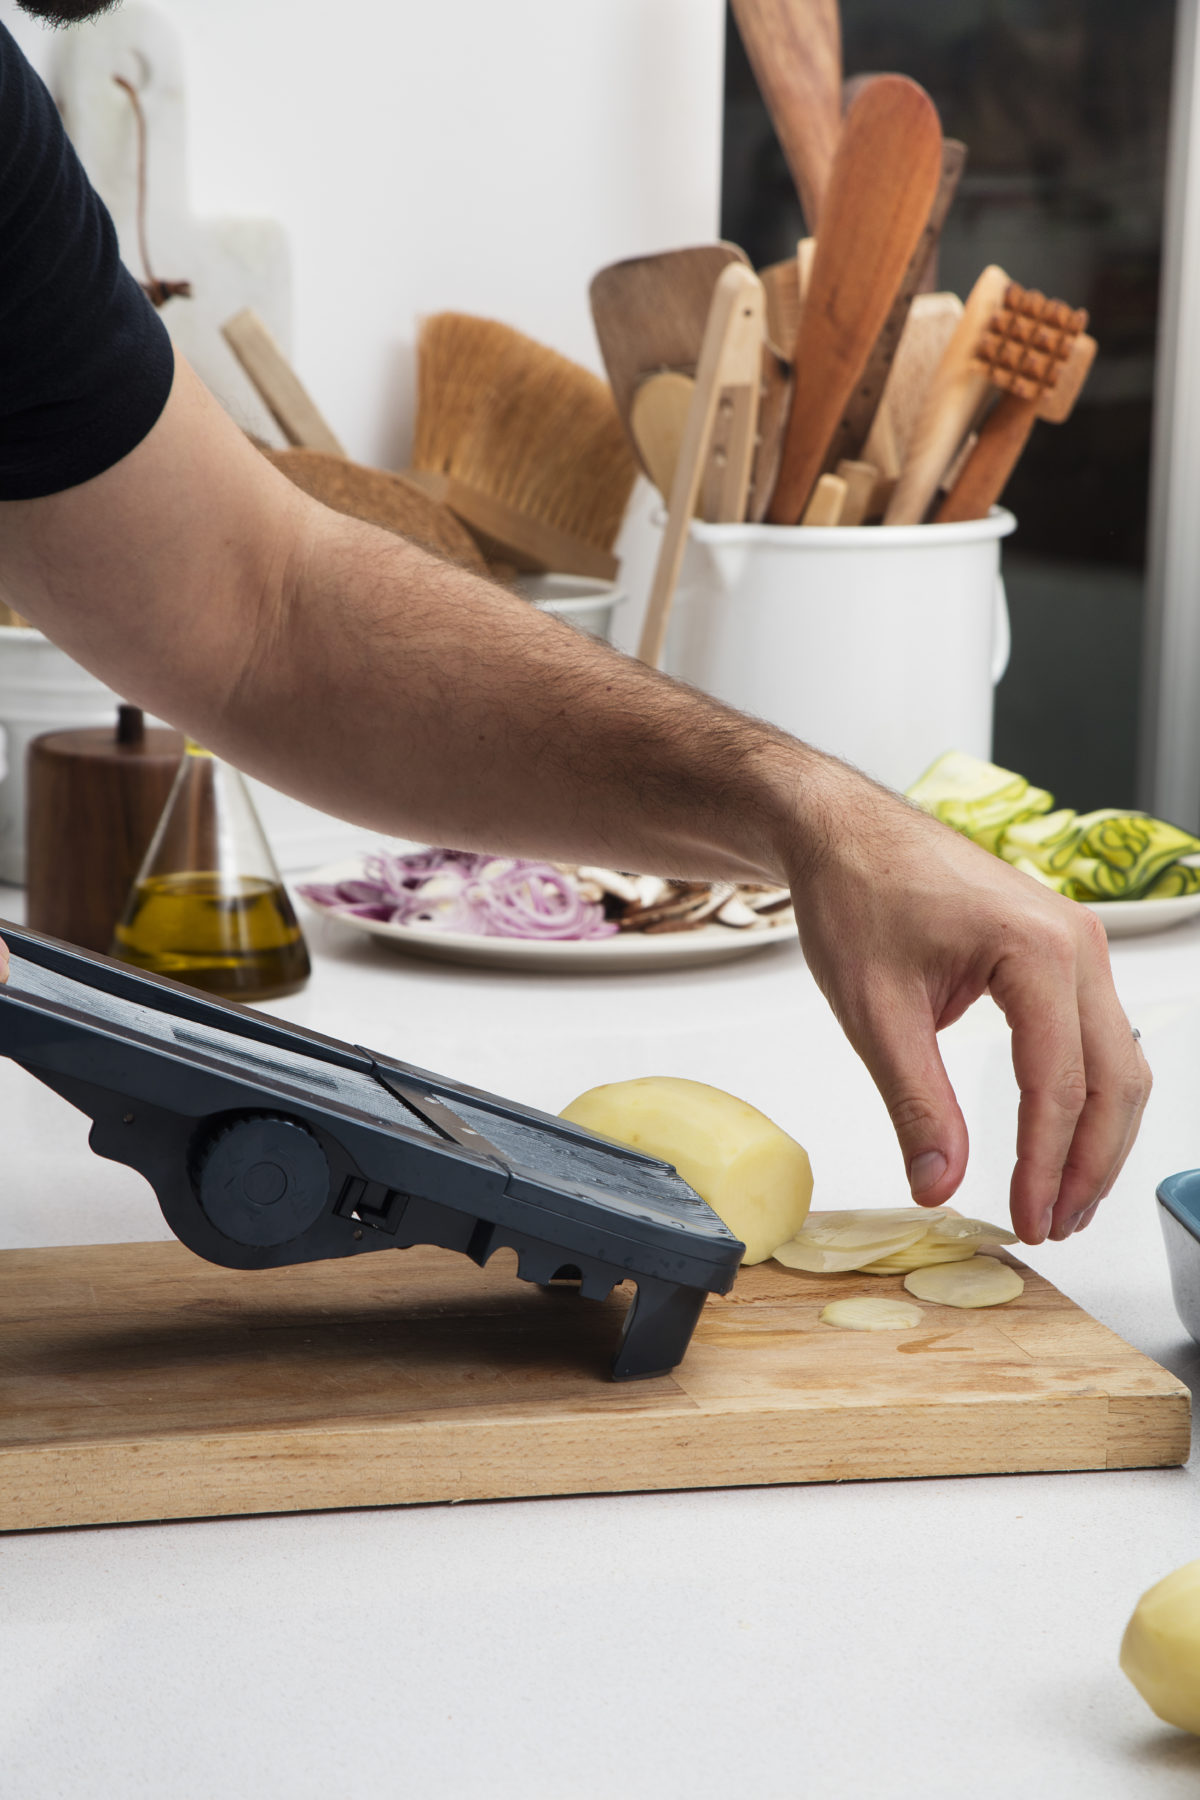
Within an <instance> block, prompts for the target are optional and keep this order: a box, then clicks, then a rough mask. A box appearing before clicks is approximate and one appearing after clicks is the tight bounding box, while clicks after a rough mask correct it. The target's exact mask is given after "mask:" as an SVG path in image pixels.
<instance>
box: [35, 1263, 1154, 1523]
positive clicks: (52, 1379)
mask: <svg viewBox="0 0 1200 1800" xmlns="http://www.w3.org/2000/svg"><path fill="white" fill-rule="evenodd" d="M1018 1266H1019V1265H1018ZM1023 1273H1024V1275H1025V1282H1026V1286H1025V1292H1024V1294H1023V1295H1022V1296H1021V1298H1020V1299H1019V1300H1017V1301H1015V1302H1013V1303H1012V1304H1010V1305H1007V1306H1003V1307H996V1308H992V1309H989V1310H987V1311H982V1312H961V1311H956V1310H954V1309H952V1308H949V1307H936V1306H926V1308H925V1317H924V1319H923V1321H922V1323H921V1325H920V1327H919V1328H917V1329H916V1330H913V1331H908V1332H896V1333H891V1332H888V1333H872V1332H861V1333H860V1332H850V1331H838V1330H836V1329H833V1328H832V1327H829V1326H825V1325H822V1324H821V1323H820V1322H819V1318H818V1315H819V1313H820V1310H821V1308H822V1307H823V1306H824V1305H825V1304H826V1303H827V1302H828V1301H829V1300H830V1299H833V1298H835V1297H841V1296H846V1295H849V1294H854V1293H870V1294H872V1295H885V1294H895V1293H899V1292H900V1291H901V1289H900V1279H899V1277H889V1278H886V1279H883V1278H880V1277H877V1276H874V1277H873V1276H869V1275H851V1276H814V1275H804V1274H800V1273H798V1272H796V1271H793V1270H788V1269H783V1268H781V1267H779V1265H778V1264H775V1263H764V1264H760V1265H758V1266H757V1267H755V1268H752V1269H747V1270H744V1271H743V1272H742V1274H741V1275H740V1276H739V1277H738V1280H737V1283H736V1285H735V1287H734V1289H733V1291H732V1292H731V1293H730V1294H729V1295H727V1296H725V1297H723V1298H717V1297H714V1298H713V1299H711V1300H710V1301H709V1303H708V1305H707V1306H706V1308H705V1310H704V1312H703V1314H702V1315H701V1319H700V1323H699V1325H698V1327H697V1329H696V1334H695V1337H694V1339H693V1341H692V1346H691V1349H690V1350H689V1352H688V1355H687V1357H686V1359H685V1360H684V1362H683V1364H682V1365H681V1366H680V1367H679V1368H678V1369H677V1370H676V1371H675V1372H674V1374H673V1375H670V1376H663V1377H658V1378H656V1379H654V1380H651V1381H645V1382H634V1383H626V1384H620V1383H614V1382H612V1381H610V1380H609V1379H608V1378H607V1368H608V1364H609V1362H610V1360H611V1356H612V1351H613V1346H614V1345H615V1343H616V1341H617V1338H618V1336H619V1333H620V1327H621V1320H622V1316H623V1313H624V1310H625V1307H626V1305H627V1299H626V1297H625V1295H624V1294H623V1293H622V1292H621V1291H620V1290H618V1291H617V1292H616V1293H615V1294H614V1295H612V1296H611V1297H610V1299H609V1300H607V1301H604V1302H602V1303H597V1302H591V1301H584V1300H581V1299H580V1298H579V1296H578V1294H577V1293H576V1292H574V1291H573V1290H571V1289H569V1288H565V1287H562V1288H560V1287H556V1288H554V1289H550V1290H545V1289H541V1288H537V1287H533V1286H531V1285H530V1284H528V1283H527V1282H522V1281H518V1280H516V1279H515V1276H514V1267H513V1258H512V1257H510V1256H509V1255H508V1254H507V1253H501V1254H499V1255H497V1256H496V1257H495V1258H494V1259H493V1261H492V1262H491V1263H490V1264H489V1266H488V1267H487V1268H486V1269H477V1268H475V1267H474V1266H473V1264H471V1263H470V1262H468V1261H467V1259H466V1258H465V1257H462V1256H456V1255H454V1254H452V1253H450V1252H447V1251H444V1250H432V1249H416V1250H408V1251H400V1252H396V1253H395V1254H394V1255H393V1254H389V1253H385V1252H379V1253H377V1254H376V1255H373V1256H369V1257H360V1258H354V1259H352V1260H350V1261H344V1262H329V1263H312V1264H308V1265H305V1266H300V1267H296V1268H290V1269H275V1270H267V1271H260V1272H256V1273H236V1272H233V1271H230V1270H227V1269H219V1268H216V1267H214V1266H213V1265H211V1264H209V1263H206V1262H202V1261H201V1260H200V1259H199V1258H197V1257H195V1256H193V1255H192V1254H191V1252H190V1251H188V1250H185V1249H184V1248H183V1246H182V1245H181V1244H177V1243H174V1242H166V1243H152V1244H115V1245H89V1246H85V1247H82V1248H64V1249H49V1250H10V1251H6V1252H3V1253H0V1321H2V1323H0V1529H4V1530H20V1529H36V1528H42V1527H47V1526H63V1525H85V1524H100V1523H112V1522H115V1521H120V1520H137V1519H178V1518H189V1517H200V1516H214V1515H221V1514H239V1513H256V1512H294V1511H300V1510H306V1509H310V1508H331V1507H349V1506H384V1505H395V1504H398V1503H404V1502H417V1501H422V1502H428V1501H444V1500H466V1499H498V1498H505V1497H518V1496H532V1495H545V1494H580V1493H614V1492H623V1491H633V1490H641V1489H655V1488H705V1487H722V1486H741V1485H766V1484H770V1483H774V1482H808V1481H845V1480H865V1479H873V1478H880V1477H909V1476H931V1475H968V1474H995V1473H1006V1472H1016V1471H1024V1470H1055V1469H1076V1470H1079V1469H1117V1468H1142V1467H1151V1466H1166V1465H1172V1464H1178V1463H1182V1462H1184V1461H1185V1460H1186V1458H1187V1455H1188V1438H1189V1396H1188V1391H1187V1389H1186V1388H1185V1387H1184V1386H1183V1384H1182V1383H1181V1382H1179V1381H1177V1380H1176V1379H1175V1378H1174V1376H1172V1375H1169V1374H1167V1373H1166V1371H1165V1370H1163V1369H1160V1368H1159V1367H1158V1366H1157V1365H1156V1364H1155V1363H1152V1362H1151V1361H1149V1359H1148V1358H1147V1357H1145V1356H1143V1355H1141V1354H1140V1353H1139V1352H1138V1351H1136V1350H1133V1349H1131V1348H1130V1347H1129V1346H1128V1345H1127V1344H1125V1343H1123V1342H1122V1341H1121V1339H1120V1338H1118V1337H1116V1336H1115V1335H1114V1334H1113V1333H1112V1332H1110V1331H1108V1330H1107V1329H1106V1328H1105V1327H1104V1326H1102V1325H1100V1324H1098V1323H1097V1322H1096V1321H1095V1320H1094V1319H1091V1318H1089V1317H1088V1315H1087V1314H1086V1313H1084V1312H1082V1311H1081V1310H1080V1309H1079V1308H1078V1307H1077V1306H1075V1305H1074V1304H1073V1303H1072V1302H1071V1301H1070V1300H1068V1299H1066V1298H1065V1297H1064V1296H1063V1295H1062V1294H1060V1293H1059V1292H1058V1291H1057V1290H1056V1289H1055V1288H1053V1287H1052V1286H1051V1285H1050V1284H1049V1283H1048V1282H1046V1281H1044V1280H1043V1279H1042V1278H1041V1277H1040V1276H1037V1275H1034V1274H1033V1273H1032V1272H1031V1271H1029V1270H1023Z"/></svg>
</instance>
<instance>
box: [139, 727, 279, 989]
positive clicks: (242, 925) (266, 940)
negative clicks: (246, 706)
mask: <svg viewBox="0 0 1200 1800" xmlns="http://www.w3.org/2000/svg"><path fill="white" fill-rule="evenodd" d="M111 954H112V955H113V956H116V957H120V958H121V959H122V961H124V962H128V963H132V964H133V965H134V966H135V967H136V968H139V969H148V970H149V971H150V972H151V973H152V974H155V975H170V976H173V977H174V979H175V980H177V981H186V982H188V983H190V985H191V986H192V987H198V988H204V989H206V990H207V991H208V992H209V993H213V994H219V995H221V996H222V997H223V998H225V999H230V1000H268V999H272V998H274V997H275V996H276V995H279V994H291V993H294V992H295V991H296V989H297V988H300V987H303V985H304V983H305V982H306V981H307V980H308V977H309V974H310V965H309V960H308V950H307V948H306V946H305V943H304V937H303V934H302V933H301V930H300V926H299V924H298V922H297V919H296V915H295V912H294V911H293V909H292V903H291V901H290V899H289V898H288V894H287V889H286V888H285V887H284V885H283V882H282V880H281V879H280V875H279V871H278V869H277V868H276V867H275V860H274V858H273V857H272V855H271V852H270V849H269V847H268V845H267V840H266V838H265V836H264V835H263V829H262V826H261V825H260V824H259V821H258V815H257V813H256V812H255V810H254V805H253V802H252V801H251V799H250V796H249V794H248V793H247V791H246V786H245V783H244V782H243V780H242V778H241V776H240V775H239V774H238V772H237V770H236V769H232V768H230V766H229V765H228V764H227V763H223V762H221V761H220V760H219V759H218V758H217V757H215V756H213V755H211V754H210V752H209V751H207V750H204V749H202V748H201V747H200V745H199V744H195V743H193V742H192V741H191V740H190V739H189V740H188V743H187V748H186V750H185V752H184V757H183V761H182V763H181V764H180V768H179V773H178V775H177V776H176V777H175V785H174V786H173V788H172V789H171V795H170V798H169V799H168V801H167V804H166V807H165V809H164V811H163V816H162V818H161V820H160V821H159V824H158V829H157V830H156V832H155V834H154V837H153V840H152V841H151V844H150V848H149V850H148V851H147V852H146V856H145V860H144V861H143V863H142V866H141V868H140V869H139V871H138V874H137V878H136V880H135V881H134V884H133V887H132V889H131V890H130V894H129V898H128V900H127V901H126V903H125V910H124V912H123V913H122V915H121V918H120V919H119V921H118V923H117V927H116V931H115V934H114V936H113V943H112V952H111Z"/></svg>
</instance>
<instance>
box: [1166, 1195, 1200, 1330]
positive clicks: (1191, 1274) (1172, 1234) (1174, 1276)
mask: <svg viewBox="0 0 1200 1800" xmlns="http://www.w3.org/2000/svg"><path fill="white" fill-rule="evenodd" d="M1158 1217H1159V1222H1160V1223H1161V1225H1162V1230H1163V1238H1164V1239H1165V1241H1166V1246H1167V1262H1168V1263H1169V1264H1170V1268H1171V1290H1172V1292H1173V1293H1174V1295H1175V1310H1176V1312H1177V1313H1178V1314H1179V1317H1180V1318H1181V1319H1182V1320H1183V1322H1184V1324H1185V1325H1186V1326H1187V1329H1188V1330H1189V1332H1190V1333H1191V1335H1192V1336H1193V1337H1194V1338H1195V1340H1196V1342H1197V1343H1198V1344H1200V1169H1184V1170H1183V1171H1182V1173H1181V1174H1179V1175H1168V1176H1167V1179H1166V1180H1165V1181H1164V1182H1163V1183H1162V1184H1161V1185H1160V1187H1159V1189H1158Z"/></svg>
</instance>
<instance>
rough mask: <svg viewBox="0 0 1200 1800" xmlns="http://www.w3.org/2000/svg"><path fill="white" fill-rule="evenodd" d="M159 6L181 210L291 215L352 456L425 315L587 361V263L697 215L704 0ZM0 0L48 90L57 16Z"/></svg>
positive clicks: (673, 237) (407, 368)
mask: <svg viewBox="0 0 1200 1800" xmlns="http://www.w3.org/2000/svg"><path fill="white" fill-rule="evenodd" d="M158 4H159V9H160V10H161V11H162V12H163V13H164V14H165V15H166V16H167V17H168V18H169V19H170V20H171V22H172V23H173V25H174V26H175V27H176V29H177V30H178V32H179V34H180V36H181V39H182V45H183V56H184V75H185V80H186V84H187V100H188V107H189V115H190V152H191V154H190V165H191V197H192V205H193V208H194V210H196V211H197V212H200V213H205V214H211V215H219V214H239V213H241V214H245V213H251V214H265V215H267V216H269V217H274V218H277V219H279V220H280V221H281V222H282V223H283V225H284V226H285V227H286V230H287V232H288V235H289V238H290V242H291V249H292V266H293V284H294V321H293V332H292V346H293V356H294V360H295V362H296V365H297V367H298V369H299V371H300V374H301V376H302V378H303V380H304V381H305V382H306V383H307V384H308V386H309V387H310V388H311V390H312V391H313V393H314V395H315V397H316V398H317V400H318V403H319V405H320V406H321V408H322V410H323V411H324V412H325V414H326V416H327V417H328V418H329V420H330V423H331V424H332V425H333V427H334V429H335V431H336V432H337V433H338V435H339V436H340V437H341V439H342V441H343V442H344V443H345V445H346V447H347V449H348V450H349V451H350V453H351V454H352V455H355V456H357V457H360V458H361V459H363V460H364V461H372V462H378V463H382V464H384V465H385V466H392V467H394V466H396V465H397V464H399V463H402V462H403V460H404V457H405V452H406V449H407V445H408V441H409V433H410V429H411V407H412V390H413V351H412V346H413V329H414V322H415V320H416V318H417V317H418V316H419V315H420V314H422V313H425V312H432V311H436V310H439V309H441V308H455V309H458V310H462V311H468V312H480V313H488V314H490V315H492V316H494V317H497V318H501V319H504V320H505V321H506V322H507V323H509V324H512V325H516V326H518V327H520V328H521V329H522V330H525V331H528V332H529V333H530V334H531V335H532V336H534V337H537V338H539V339H541V340H542V341H543V342H545V343H548V344H550V345H552V346H554V347H555V348H556V349H558V350H561V351H563V352H564V353H565V354H567V355H569V356H573V357H575V358H577V359H578V360H580V361H583V362H587V363H589V364H590V365H592V366H594V367H598V366H599V365H598V359H597V353H596V348H595V342H594V338H593V334H592V329H591V321H590V317H589V314H588V309H587V284H588V280H589V278H590V277H591V275H592V274H593V273H594V271H595V270H596V269H597V268H599V267H600V266H601V265H602V264H604V263H605V262H609V261H612V260H614V259H615V258H617V257H621V256H630V255H635V254H638V253H640V252H644V251H650V250H657V249H663V248H666V247H668V246H671V245H676V244H684V243H691V242H699V241H703V240H705V239H708V238H711V237H713V236H715V235H716V232H717V225H718V210H719V182H720V167H719V164H720V142H721V71H722V53H723V30H724V6H723V0H337V3H335V4H331V3H326V4H319V3H318V0H158ZM2 16H3V18H4V21H5V23H6V24H7V25H8V26H9V28H10V29H11V30H12V31H13V32H14V35H15V36H16V37H17V38H18V39H19V41H20V42H21V44H22V46H23V48H24V49H25V50H26V52H27V54H29V55H30V56H31V57H32V58H33V60H34V61H35V62H36V63H37V65H38V67H39V68H40V69H41V70H42V72H43V73H44V74H46V77H47V80H48V81H49V82H50V84H51V86H52V87H53V65H54V50H55V36H56V34H55V33H53V32H51V31H49V30H47V29H45V28H43V27H41V26H39V25H37V24H35V23H34V22H33V21H31V20H29V19H27V18H26V17H25V15H24V14H21V13H18V12H17V11H16V9H15V7H14V6H13V4H12V0H4V4H3V12H2ZM72 29H73V30H74V31H87V30H89V29H91V28H90V27H88V26H77V27H73V28H72ZM167 272H169V271H167Z"/></svg>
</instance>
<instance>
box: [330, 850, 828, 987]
mask: <svg viewBox="0 0 1200 1800" xmlns="http://www.w3.org/2000/svg"><path fill="white" fill-rule="evenodd" d="M361 874H362V862H361V860H359V859H357V858H356V859H354V860H352V861H350V862H338V863H330V864H329V865H328V866H327V867H326V868H323V869H313V870H312V872H311V873H310V874H308V875H303V876H300V877H298V878H296V882H295V884H294V885H297V886H300V887H303V886H306V885H307V884H308V883H309V882H318V883H319V882H326V881H329V882H332V881H352V880H354V879H355V878H356V877H358V876H360V875H361ZM300 898H301V900H303V901H304V905H305V906H307V907H308V908H309V910H310V911H312V912H315V913H319V914H320V916H321V917H322V918H323V919H333V920H334V921H335V923H337V924H338V925H344V926H346V928H347V929H348V930H350V931H359V932H365V933H366V934H367V936H368V937H377V938H382V939H383V940H384V942H385V943H388V944H392V945H394V946H395V948H396V949H397V950H405V951H407V952H408V954H409V955H410V956H425V957H432V958H433V959H434V960H435V961H438V962H455V963H474V964H476V965H481V966H483V967H485V968H491V969H540V970H543V971H545V970H555V969H557V970H560V971H561V972H562V973H564V974H577V973H579V972H580V971H600V972H604V971H608V972H609V973H616V972H618V971H619V972H623V973H627V972H629V971H630V970H638V969H646V970H653V969H688V968H694V967H695V966H696V965H697V964H699V963H717V962H727V961H729V960H730V959H731V958H733V957H735V956H746V955H749V954H751V953H752V952H754V951H755V950H765V949H766V948H768V946H770V945H772V944H794V943H795V942H796V938H797V932H796V927H795V925H794V924H792V923H791V922H790V921H789V922H788V923H787V924H780V925H772V926H770V927H769V928H768V929H766V930H762V931H755V930H748V931H733V930H731V929H730V927H729V926H728V925H702V926H700V927H699V928H698V929H697V930H696V931H678V932H675V931H670V932H665V933H663V934H661V935H655V936H649V937H647V936H643V935H640V934H638V933H636V932H632V931H623V932H621V933H620V934H619V935H618V936H616V937H608V938H596V939H593V940H592V941H591V942H585V943H579V942H575V943H572V942H568V941H562V942H552V943H538V944H531V943H529V942H527V941H526V940H525V939H524V938H493V937H475V936H474V935H472V934H471V933H468V932H462V931H430V930H429V929H428V928H426V927H424V926H420V925H388V924H384V923H383V922H382V921H381V920H379V919H356V918H354V917H353V916H352V915H351V914H349V913H343V912H339V911H338V910H337V908H336V907H334V906H317V905H316V904H315V903H314V902H313V901H312V900H307V899H305V897H304V895H303V894H301V895H300Z"/></svg>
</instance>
